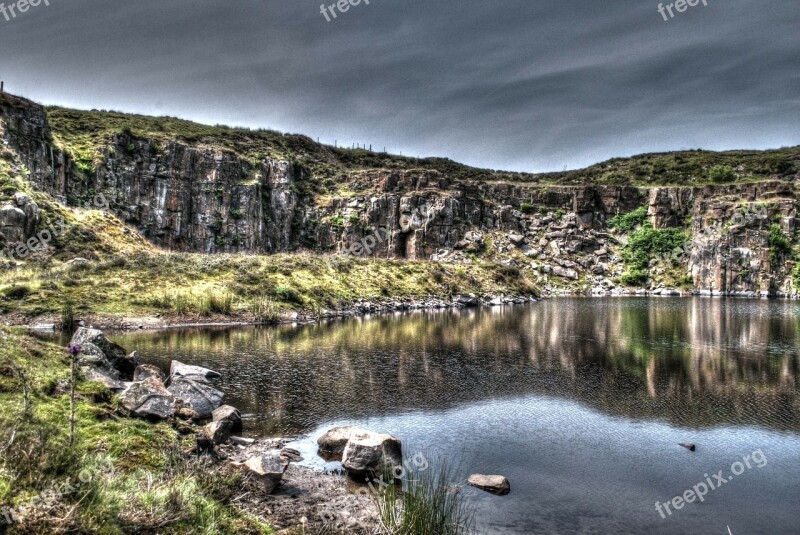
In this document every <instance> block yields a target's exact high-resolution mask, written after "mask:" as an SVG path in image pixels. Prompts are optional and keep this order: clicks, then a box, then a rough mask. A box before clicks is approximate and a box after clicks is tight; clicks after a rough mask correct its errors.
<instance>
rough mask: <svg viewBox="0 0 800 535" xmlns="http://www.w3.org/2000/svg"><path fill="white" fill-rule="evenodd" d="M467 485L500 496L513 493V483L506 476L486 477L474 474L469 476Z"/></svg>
mask: <svg viewBox="0 0 800 535" xmlns="http://www.w3.org/2000/svg"><path fill="white" fill-rule="evenodd" d="M467 483H469V484H470V485H472V486H473V487H476V488H479V489H481V490H485V491H486V492H491V493H492V494H497V495H498V496H505V495H506V494H508V493H509V492H511V483H509V482H508V478H507V477H505V476H485V475H483V474H472V475H471V476H469V479H468V480H467Z"/></svg>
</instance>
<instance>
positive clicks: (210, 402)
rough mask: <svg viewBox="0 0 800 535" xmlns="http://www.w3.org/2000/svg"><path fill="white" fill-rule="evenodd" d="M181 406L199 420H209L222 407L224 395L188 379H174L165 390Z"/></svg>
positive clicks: (201, 383)
mask: <svg viewBox="0 0 800 535" xmlns="http://www.w3.org/2000/svg"><path fill="white" fill-rule="evenodd" d="M167 390H169V391H170V392H171V393H172V395H174V396H175V397H176V398H178V399H180V400H181V401H183V404H184V405H185V406H187V407H189V408H190V409H192V410H194V411H195V412H196V413H197V414H198V416H199V417H200V418H211V416H212V415H213V413H214V410H215V409H217V408H218V407H219V406H220V405H222V400H223V399H224V397H225V394H223V393H222V392H220V391H219V390H217V389H216V388H213V387H212V386H210V385H208V384H206V383H204V382H200V381H195V380H194V379H190V378H188V377H175V378H173V379H172V381H171V382H170V384H169V388H167Z"/></svg>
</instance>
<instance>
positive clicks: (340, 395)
mask: <svg viewBox="0 0 800 535" xmlns="http://www.w3.org/2000/svg"><path fill="white" fill-rule="evenodd" d="M115 339H116V340H117V341H118V342H119V343H121V344H122V345H123V346H125V347H127V348H129V349H136V350H138V351H139V353H140V354H141V356H142V357H143V360H144V361H146V362H150V363H155V364H158V365H160V366H162V367H164V368H166V367H168V366H169V361H170V359H178V360H181V361H183V362H186V363H191V364H198V365H202V366H206V367H209V368H213V369H216V370H218V371H220V372H221V373H222V375H223V379H222V380H221V381H220V382H219V384H218V387H219V388H220V389H221V390H223V391H224V392H225V393H226V402H227V403H230V404H232V405H234V406H236V407H238V408H239V409H240V410H241V411H242V413H243V416H244V417H245V426H246V430H247V431H249V432H250V433H251V434H260V435H292V436H294V435H300V436H301V438H300V439H299V441H298V443H297V444H296V445H295V447H298V446H299V449H301V450H303V452H304V456H305V457H306V462H311V463H317V464H319V465H321V464H322V463H323V461H321V460H320V459H318V458H316V459H315V456H314V454H313V450H314V447H313V446H314V444H315V442H314V441H315V439H316V437H318V436H319V435H320V434H321V433H322V432H324V431H325V430H327V429H328V428H330V427H332V426H335V425H342V424H358V425H361V426H364V427H366V428H369V429H372V430H375V431H385V432H389V433H392V434H394V435H396V436H397V437H398V438H400V439H401V440H402V441H403V447H404V452H405V454H406V455H408V456H410V455H413V454H414V453H417V452H423V453H426V454H427V455H430V456H432V457H435V456H436V455H443V454H447V456H451V457H453V458H454V459H457V461H458V464H459V465H460V468H459V475H460V476H461V477H463V478H466V477H467V476H468V475H469V474H470V473H475V472H479V473H485V474H503V475H506V476H507V477H508V478H509V480H510V481H511V489H512V490H511V494H510V495H508V496H504V497H496V496H493V495H490V494H487V493H484V492H480V491H477V490H475V489H471V488H467V489H466V490H465V491H464V492H466V493H467V494H468V497H469V499H470V501H471V503H473V504H474V505H475V510H476V521H477V527H478V530H479V532H480V533H487V534H495V533H496V534H510V533H584V534H589V533H592V534H594V533H598V534H599V533H603V534H606V533H608V534H628V533H630V534H641V533H665V534H667V533H669V534H674V533H698V534H699V533H703V534H721V535H723V534H727V533H728V527H730V530H731V533H733V535H754V534H765V535H779V534H798V533H800V395H798V394H799V390H798V377H799V376H800V357H799V356H798V347H800V345H799V344H800V303H797V302H791V301H765V300H720V299H713V300H712V299H701V298H696V299H681V298H675V299H671V298H651V299H648V298H608V299H604V298H559V299H551V300H547V301H543V302H540V303H536V304H533V305H530V306H520V307H503V308H491V309H489V308H484V309H472V310H466V311H440V312H420V313H409V314H398V315H395V316H380V317H373V318H361V319H349V320H343V321H337V322H332V323H327V324H322V325H311V326H302V327H290V326H285V327H277V328H254V327H251V328H232V329H196V330H180V331H165V332H156V333H135V334H125V335H120V336H116V337H115ZM681 442H693V443H695V444H696V445H697V451H696V452H694V453H692V452H690V451H688V450H686V449H684V448H682V447H680V446H679V445H678V444H679V443H681ZM756 450H760V452H762V453H763V457H761V456H760V455H759V454H758V453H756V455H755V459H756V460H758V461H759V463H758V464H757V463H756V462H754V461H753V460H750V461H749V463H750V465H751V468H749V469H748V468H746V466H744V467H743V470H742V473H741V474H740V475H737V476H735V477H734V478H732V479H731V480H730V481H729V482H728V483H726V484H724V485H721V486H720V487H719V488H717V489H716V490H710V491H709V492H708V494H707V495H706V496H705V499H704V501H703V502H702V503H700V502H698V501H695V502H694V503H689V504H685V505H684V506H683V507H682V508H681V509H680V510H677V511H676V510H674V509H671V510H672V511H673V513H672V514H671V515H665V516H666V518H664V519H662V518H661V516H660V515H659V513H658V512H657V511H656V508H655V503H656V501H659V502H661V503H663V502H667V501H669V500H671V499H672V498H673V497H675V496H679V495H683V494H684V492H685V491H686V490H689V489H692V487H694V486H695V485H697V484H698V483H701V482H705V481H706V475H705V474H708V477H709V478H710V479H711V481H712V482H713V481H715V479H714V477H713V476H712V474H716V473H717V472H718V471H719V470H722V471H723V477H725V478H726V479H727V478H728V477H729V476H730V475H731V466H732V465H733V463H735V462H737V461H743V457H744V456H745V455H748V454H750V455H751V458H753V457H752V453H753V452H754V451H756ZM759 465H761V467H759ZM735 469H737V471H738V469H739V466H736V467H735Z"/></svg>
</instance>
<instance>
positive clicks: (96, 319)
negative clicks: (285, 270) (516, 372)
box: [0, 288, 800, 333]
mask: <svg viewBox="0 0 800 535" xmlns="http://www.w3.org/2000/svg"><path fill="white" fill-rule="evenodd" d="M560 297H585V298H608V297H672V298H694V297H704V298H712V299H759V300H762V299H765V300H771V299H786V300H795V299H800V293H792V294H787V293H785V292H767V291H762V292H719V291H712V290H688V291H680V290H675V289H672V288H664V289H656V290H646V289H643V288H632V289H631V290H629V291H624V292H620V291H614V292H603V293H600V292H574V291H569V290H558V289H546V290H545V291H544V292H543V293H542V295H541V296H537V297H533V296H511V297H506V296H500V297H488V298H486V297H485V298H477V297H472V296H469V297H465V296H462V297H458V298H455V299H453V300H452V301H449V300H445V299H439V298H429V299H426V300H420V301H416V300H408V299H405V300H404V299H402V298H396V299H393V298H388V299H386V300H383V301H360V302H357V303H356V304H355V305H353V306H352V307H350V308H347V309H344V310H325V311H323V312H322V313H321V314H320V315H315V314H314V313H313V311H309V310H307V309H306V310H302V309H301V310H290V311H286V313H285V314H283V315H282V317H281V318H280V319H278V320H277V321H272V322H263V321H261V322H259V321H255V320H250V319H242V317H241V316H238V317H236V316H222V315H214V316H211V317H209V319H208V320H207V321H204V320H203V319H202V317H199V316H197V315H170V316H162V315H156V316H123V317H118V316H111V315H89V316H86V317H84V318H82V319H80V320H76V327H78V326H92V327H94V328H96V329H101V330H109V331H113V332H136V331H143V332H147V331H167V330H179V329H197V328H199V329H204V328H214V327H220V328H232V327H277V326H285V325H294V326H301V325H313V324H316V323H322V322H329V321H333V320H339V319H346V318H364V317H368V316H386V315H388V314H397V313H409V312H415V311H419V312H422V311H434V310H461V309H469V308H493V307H500V306H518V305H525V304H533V303H537V302H539V301H541V300H543V299H557V298H560ZM0 320H2V321H3V323H4V324H5V325H7V326H12V327H27V328H28V329H31V330H32V331H34V332H38V333H51V332H52V333H63V332H64V331H63V330H62V329H61V328H59V325H58V322H57V319H56V316H55V314H48V315H44V316H39V317H38V318H35V319H34V320H33V321H32V320H31V319H30V318H27V317H25V316H23V315H22V314H7V315H0Z"/></svg>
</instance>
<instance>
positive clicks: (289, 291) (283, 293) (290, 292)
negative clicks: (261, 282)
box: [275, 285, 301, 303]
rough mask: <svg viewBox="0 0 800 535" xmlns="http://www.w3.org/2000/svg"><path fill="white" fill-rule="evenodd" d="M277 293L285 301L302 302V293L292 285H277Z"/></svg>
mask: <svg viewBox="0 0 800 535" xmlns="http://www.w3.org/2000/svg"><path fill="white" fill-rule="evenodd" d="M275 295H276V296H277V297H278V299H280V300H281V301H285V302H288V303H300V302H301V298H300V293H299V292H298V291H297V290H295V289H294V288H292V287H291V286H284V285H281V286H277V287H276V288H275Z"/></svg>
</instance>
